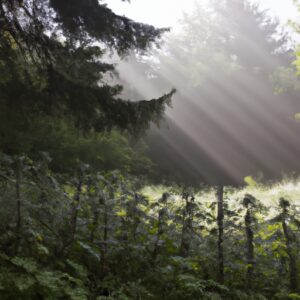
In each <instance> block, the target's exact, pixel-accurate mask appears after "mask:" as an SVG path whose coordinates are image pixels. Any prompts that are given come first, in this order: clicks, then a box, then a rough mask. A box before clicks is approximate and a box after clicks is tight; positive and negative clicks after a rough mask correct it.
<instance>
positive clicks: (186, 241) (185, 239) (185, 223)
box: [180, 196, 194, 257]
mask: <svg viewBox="0 0 300 300" xmlns="http://www.w3.org/2000/svg"><path fill="white" fill-rule="evenodd" d="M184 199H185V208H184V212H183V220H182V231H181V244H180V255H181V256H183V257H187V256H188V255H189V252H190V244H191V231H192V228H193V204H194V198H193V197H191V198H190V200H189V197H188V196H186V197H184Z"/></svg>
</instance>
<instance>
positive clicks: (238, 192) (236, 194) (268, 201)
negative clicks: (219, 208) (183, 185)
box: [142, 178, 300, 208]
mask: <svg viewBox="0 0 300 300" xmlns="http://www.w3.org/2000/svg"><path fill="white" fill-rule="evenodd" d="M165 192H168V193H170V194H172V199H174V200H175V201H180V199H181V197H180V194H179V193H177V194H174V189H173V188H172V187H170V186H164V185H148V186H146V187H144V188H143V190H142V193H143V194H144V195H146V196H147V197H148V198H149V199H150V200H157V199H159V198H161V196H162V194H163V193H165ZM245 194H251V195H252V196H254V197H255V198H256V199H257V200H258V201H259V202H260V203H261V204H263V205H264V206H266V207H273V208H276V207H277V206H278V203H279V199H280V198H281V197H283V198H285V199H287V200H289V201H290V203H291V204H292V205H295V206H300V178H297V179H295V178H294V179H293V178H285V179H282V180H281V181H278V182H273V183H269V184H263V183H256V184H255V185H245V186H244V187H239V188H234V187H225V193H224V199H225V201H228V202H229V205H231V204H234V203H237V202H238V203H240V202H241V201H242V199H243V197H244V196H245ZM195 198H196V201H199V202H200V203H203V204H209V203H212V202H214V201H216V194H215V189H214V188H209V189H205V190H203V191H201V190H200V191H198V192H197V193H196V195H195ZM233 206H234V205H233Z"/></svg>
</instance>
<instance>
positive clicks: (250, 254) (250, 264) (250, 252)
mask: <svg viewBox="0 0 300 300" xmlns="http://www.w3.org/2000/svg"><path fill="white" fill-rule="evenodd" d="M245 227H246V238H247V241H246V249H247V255H246V256H247V286H248V288H251V286H252V280H253V271H254V262H255V258H254V243H253V230H252V216H251V211H250V208H249V207H248V206H247V212H246V215H245Z"/></svg>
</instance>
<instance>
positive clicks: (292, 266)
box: [282, 213, 298, 292]
mask: <svg viewBox="0 0 300 300" xmlns="http://www.w3.org/2000/svg"><path fill="white" fill-rule="evenodd" d="M282 229H283V233H284V238H285V245H286V251H287V254H288V257H289V273H290V289H291V291H293V292H294V291H297V289H298V284H297V263H296V258H295V256H294V253H293V247H292V244H293V243H292V237H291V236H290V233H289V228H288V226H287V224H286V218H285V213H284V217H283V219H282Z"/></svg>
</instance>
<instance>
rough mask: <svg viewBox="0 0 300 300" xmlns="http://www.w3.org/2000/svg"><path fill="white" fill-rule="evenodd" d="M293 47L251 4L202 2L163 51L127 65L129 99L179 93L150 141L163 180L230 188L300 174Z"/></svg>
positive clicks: (123, 70)
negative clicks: (250, 178) (251, 178)
mask: <svg viewBox="0 0 300 300" xmlns="http://www.w3.org/2000/svg"><path fill="white" fill-rule="evenodd" d="M292 44H293V43H292V42H291V39H290V37H289V35H288V34H287V33H286V30H284V29H282V28H281V27H280V25H279V23H278V21H276V20H275V19H272V18H270V17H269V15H268V14H267V13H266V12H264V11H262V10H261V9H260V8H259V7H258V6H256V5H255V4H252V2H248V1H246V0H231V1H211V5H210V6H207V5H206V6H202V5H201V4H198V5H196V4H195V7H194V9H193V10H192V11H191V13H189V14H187V15H186V16H185V17H184V18H183V20H182V22H181V30H180V31H179V32H176V33H170V34H168V35H166V36H165V37H164V43H163V44H162V46H161V48H160V49H153V51H152V52H150V53H148V54H147V55H145V54H144V55H137V54H133V55H132V56H131V57H130V58H128V59H127V60H126V61H122V62H120V64H119V67H118V71H119V76H120V80H121V83H122V84H123V85H124V86H125V88H124V92H123V97H124V98H131V99H136V100H139V99H152V98H155V97H159V96H160V95H161V94H163V93H166V92H168V91H169V90H170V89H171V88H176V89H177V93H176V95H175V96H174V98H173V102H172V107H170V108H168V109H167V111H166V117H165V120H164V121H163V122H161V124H160V126H159V127H157V126H156V125H153V126H152V128H151V129H150V130H149V132H148V133H147V137H146V141H147V143H148V145H149V151H150V155H151V157H152V159H153V160H154V162H155V163H156V164H157V165H158V167H159V169H160V170H161V172H163V173H164V174H165V175H166V176H167V177H169V178H180V179H181V180H182V179H184V180H185V181H186V182H193V183H194V182H207V183H220V182H222V183H226V184H236V183H242V182H243V180H244V178H245V176H249V175H251V176H254V177H260V179H262V178H263V179H273V178H279V177H281V176H282V175H283V174H284V173H291V172H294V171H295V172H299V171H300V160H299V154H300V153H299V152H300V151H299V150H300V140H299V132H300V124H299V123H298V122H297V121H296V120H295V118H294V116H295V114H296V113H298V112H299V111H300V97H299V95H298V94H299V93H298V91H297V90H298V84H299V83H298V79H297V77H296V70H295V67H294V66H293V61H294V60H295V57H294V49H293V48H292ZM289 82H293V86H292V87H291V86H290V85H289V84H287V83H289ZM299 86H300V84H299Z"/></svg>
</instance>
